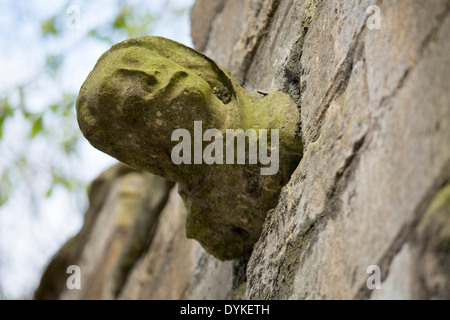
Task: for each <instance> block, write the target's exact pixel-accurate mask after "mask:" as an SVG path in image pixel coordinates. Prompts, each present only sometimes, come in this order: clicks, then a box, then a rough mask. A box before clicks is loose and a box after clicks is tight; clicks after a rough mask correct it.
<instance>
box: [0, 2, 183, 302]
mask: <svg viewBox="0 0 450 320" xmlns="http://www.w3.org/2000/svg"><path fill="white" fill-rule="evenodd" d="M74 2H76V4H77V5H78V6H79V7H80V8H81V25H82V28H80V29H79V30H76V31H74V30H71V29H70V28H68V26H67V18H68V12H67V8H68V7H69V6H71V5H73V4H74ZM36 3H38V4H36ZM99 3H101V5H103V6H104V7H103V9H104V11H105V12H109V14H106V13H104V14H102V15H101V16H102V17H103V18H101V19H100V18H99V19H98V21H97V22H94V23H92V19H91V22H90V23H84V20H83V19H84V18H85V16H89V15H91V16H92V15H94V18H95V14H96V10H97V11H98V10H99ZM183 3H188V5H186V4H182V5H181V6H180V1H175V0H172V1H171V0H161V1H155V0H152V1H148V0H129V1H125V0H108V1H100V2H97V1H95V2H94V1H87V0H78V1H65V2H63V1H60V2H56V1H47V0H40V1H36V2H28V1H26V2H19V1H17V2H16V1H14V0H10V1H8V2H7V3H4V4H2V11H5V12H6V10H7V9H8V10H10V12H8V13H7V14H11V15H14V18H13V19H12V21H13V24H12V25H11V26H10V30H6V32H3V34H2V35H0V37H5V38H6V39H2V41H1V42H3V43H8V41H9V43H12V42H16V41H17V42H19V41H21V44H20V49H21V50H23V51H24V52H25V53H26V51H27V50H30V49H28V42H31V40H34V41H37V42H38V43H39V45H38V46H34V47H33V48H34V49H33V50H36V55H35V57H36V58H35V59H33V60H36V61H32V63H31V62H30V68H29V69H30V71H29V74H28V76H27V77H26V79H25V80H21V81H19V82H14V81H10V82H9V84H10V86H9V87H6V86H3V87H0V208H1V207H2V206H3V207H4V206H6V205H7V204H8V203H9V202H11V201H12V199H14V196H15V195H17V194H18V193H20V199H21V200H20V201H21V202H22V203H21V205H24V206H26V207H27V208H28V211H29V212H34V215H35V216H39V210H40V208H41V202H42V201H44V199H46V198H49V197H52V195H53V194H54V192H55V190H56V188H61V189H62V190H65V191H66V192H69V193H70V194H71V196H72V197H73V199H74V202H75V203H79V202H80V201H79V199H84V203H83V201H81V202H82V205H84V204H85V201H86V190H87V183H88V182H89V181H85V179H84V178H83V176H82V175H81V173H82V170H83V168H82V165H81V164H80V157H81V150H82V149H81V148H82V142H84V141H83V140H84V138H82V135H81V132H80V130H79V128H78V125H77V121H76V115H75V101H76V98H77V94H78V90H79V88H80V86H81V82H80V83H78V84H77V85H76V86H73V85H72V86H71V85H67V82H68V80H70V77H71V74H70V73H69V72H68V70H70V67H71V64H73V55H72V57H71V53H72V52H73V51H74V50H75V49H78V50H79V48H84V47H86V44H92V43H94V44H96V45H97V47H98V46H99V45H103V47H104V48H107V47H109V46H110V45H112V44H114V43H117V42H119V41H122V40H124V39H126V38H130V37H135V36H141V35H151V34H152V32H153V31H154V29H155V27H156V26H158V23H160V21H161V19H162V18H163V16H164V15H167V14H171V15H172V16H173V17H177V16H181V15H183V14H186V11H187V10H189V6H190V5H191V4H192V3H189V1H187V2H186V1H184V2H183ZM39 6H41V7H39ZM42 6H47V7H48V8H49V10H48V11H49V12H51V14H45V13H44V14H42V12H45V10H43V9H42ZM100 8H102V7H100ZM155 8H156V9H155ZM50 9H53V10H50ZM85 14H86V15H85ZM99 16H100V14H99ZM29 17H31V18H33V17H38V18H36V21H35V23H34V27H35V30H38V32H39V35H38V38H39V39H27V38H25V37H21V36H20V35H21V34H27V33H26V30H25V29H26V28H23V27H22V25H21V23H22V22H23V21H24V20H27V19H28V18H29ZM94 21H96V20H95V19H94ZM28 26H30V23H28ZM75 35H76V36H75ZM8 37H9V39H8ZM30 47H31V46H30ZM91 47H92V46H91ZM86 48H88V47H86ZM86 50H89V49H86ZM80 56H82V55H80ZM97 58H98V57H97ZM71 59H72V60H71ZM92 67H93V66H92ZM2 73H3V71H2ZM86 76H87V74H86ZM8 77H10V78H14V75H13V74H9V75H8V74H3V82H4V83H7V84H8V81H9V78H8ZM4 87H5V88H6V89H4ZM16 198H17V197H16ZM68 206H70V205H68ZM81 209H82V208H81V207H80V208H77V210H78V211H80V212H81V211H82V210H81ZM0 227H1V226H0ZM0 240H1V239H0ZM1 250H2V248H1V247H0V251H1ZM1 255H2V254H0V257H1ZM0 266H1V261H0ZM0 271H1V270H0ZM1 277H2V275H1V274H0V280H1ZM1 289H2V288H1V283H0V296H1Z"/></svg>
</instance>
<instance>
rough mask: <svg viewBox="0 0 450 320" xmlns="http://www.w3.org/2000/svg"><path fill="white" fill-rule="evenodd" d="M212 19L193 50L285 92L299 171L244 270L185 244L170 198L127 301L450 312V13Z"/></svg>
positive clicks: (131, 276)
mask: <svg viewBox="0 0 450 320" xmlns="http://www.w3.org/2000/svg"><path fill="white" fill-rule="evenodd" d="M202 3H203V4H204V3H205V0H199V1H198V2H197V5H196V8H195V10H194V11H193V13H192V17H193V21H192V23H193V30H194V32H199V31H198V30H199V28H198V26H199V25H207V26H209V27H208V30H209V31H208V32H203V33H199V34H197V36H198V38H197V40H196V44H199V45H201V47H198V48H199V49H202V50H203V51H205V52H207V54H208V56H210V57H211V58H213V59H215V60H217V61H219V62H220V63H221V64H223V65H224V66H225V67H226V68H228V69H230V71H231V72H232V74H233V75H234V76H237V77H238V79H239V81H240V82H241V83H244V84H245V87H246V88H253V89H258V90H262V91H271V90H273V89H281V90H284V91H285V92H289V94H290V95H291V96H292V98H293V99H294V100H295V102H296V103H297V105H298V106H299V107H301V125H302V131H301V134H302V139H303V141H304V143H305V145H304V156H303V158H302V160H301V162H300V164H299V165H298V167H297V169H296V170H295V172H294V173H293V174H292V177H291V179H290V181H289V183H288V184H287V185H286V186H285V187H284V188H283V190H282V192H281V193H280V197H279V199H278V203H277V204H276V205H275V206H274V208H273V209H272V210H270V211H269V212H268V215H267V217H266V220H265V222H264V227H263V232H262V234H261V236H260V238H259V240H258V242H257V243H256V245H255V246H254V248H253V251H252V253H251V256H250V259H249V261H248V265H246V264H247V260H246V259H241V260H239V261H237V260H235V261H227V262H222V261H219V260H217V259H215V258H213V257H212V256H210V255H208V254H207V253H206V252H205V251H203V249H202V248H201V247H200V246H199V245H198V244H197V243H196V242H195V241H192V240H186V239H185V234H184V232H183V230H184V227H183V221H184V218H185V216H186V211H185V208H184V207H183V205H182V203H181V202H180V198H179V197H178V195H177V194H176V192H175V191H174V190H172V192H171V195H170V198H171V199H170V200H169V201H168V204H167V208H165V209H164V210H163V212H162V213H161V216H160V217H161V219H160V222H159V223H158V226H157V227H156V228H157V230H156V231H155V234H154V236H153V241H152V242H151V244H150V245H149V246H148V251H147V252H145V253H143V254H142V255H141V256H140V258H139V259H137V260H135V264H134V265H133V267H132V269H131V270H130V271H129V272H128V276H127V279H126V282H125V284H124V286H123V287H122V288H121V291H120V293H119V295H118V297H119V298H122V299H132V298H133V299H141V298H146V299H164V298H169V299H179V298H187V299H191V298H200V299H203V298H216V299H229V298H243V297H244V298H247V299H324V298H327V299H450V288H449V285H450V279H449V274H448V270H449V268H450V262H449V258H450V250H449V243H450V241H449V237H450V236H449V234H450V233H449V232H450V231H449V230H450V229H449V226H450V218H449V214H450V206H449V201H448V200H449V199H450V196H449V190H450V189H449V188H450V187H449V181H450V108H449V106H450V92H449V90H448V89H447V84H448V83H450V56H449V55H448V52H450V16H449V12H450V4H449V2H448V1H445V0H432V1H430V0H427V1H395V2H393V1H389V2H386V1H378V2H376V1H370V0H354V1H338V0H330V1H313V0H293V1H283V0H281V1H263V0H245V1H242V2H241V1H234V0H229V1H226V2H225V5H224V6H223V8H222V7H220V9H217V8H219V7H216V9H217V10H216V9H214V10H212V11H211V12H214V18H212V17H210V16H209V17H208V16H205V17H203V16H202V15H201V9H199V8H201V5H202ZM240 4H241V6H239V5H240ZM373 4H377V5H378V6H379V7H380V12H381V29H380V30H370V29H368V28H367V26H366V21H367V18H368V17H369V15H370V14H368V13H367V12H366V9H367V8H368V7H369V6H370V5H373ZM237 11H238V12H237ZM233 12H234V13H235V14H234V15H233ZM202 19H204V20H203V21H202ZM196 25H197V28H196ZM195 30H197V31H195ZM205 37H206V38H205ZM194 38H195V37H194ZM231 43H232V44H233V45H232V46H231V45H230V44H231ZM203 48H204V49H203ZM100 194H101V192H100ZM103 197H104V196H103ZM199 199H200V198H199ZM235 212H240V210H239V209H238V208H236V209H235ZM97 219H98V218H97ZM174 230H176V231H174ZM82 243H83V242H82ZM371 265H377V266H379V267H380V270H381V289H379V290H370V289H369V288H368V287H367V279H368V278H369V276H370V274H368V273H367V268H368V267H369V266H371ZM244 269H246V271H247V272H246V277H245V276H243V275H242V271H243V270H244ZM64 271H65V270H63V272H64ZM50 278H51V277H49V276H48V273H47V276H44V278H43V282H44V283H47V284H48V283H49V282H48V280H49V279H50Z"/></svg>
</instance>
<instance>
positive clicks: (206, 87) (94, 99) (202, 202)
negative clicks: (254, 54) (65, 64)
mask: <svg viewBox="0 0 450 320" xmlns="http://www.w3.org/2000/svg"><path fill="white" fill-rule="evenodd" d="M77 116H78V122H79V126H80V129H81V131H82V132H83V134H84V136H85V137H86V138H87V139H88V140H89V141H90V143H91V144H92V145H93V146H94V147H96V148H98V149H99V150H101V151H103V152H105V153H108V154H110V155H111V156H113V157H115V158H117V159H118V160H120V161H122V162H124V163H127V164H129V165H131V166H133V167H136V168H139V169H143V170H147V171H149V172H151V173H154V174H157V175H160V176H163V177H165V178H167V179H168V180H170V181H177V182H179V186H180V188H179V189H180V194H181V196H182V197H183V199H184V201H185V203H186V206H187V208H188V211H189V215H188V218H187V224H186V225H187V235H188V236H189V237H191V238H195V239H197V240H198V241H199V242H200V243H201V244H202V245H203V246H204V248H205V249H206V250H207V251H208V252H210V253H211V254H213V255H215V256H216V257H218V258H220V259H223V260H225V259H234V258H237V257H240V256H242V255H243V254H245V253H248V252H249V251H250V250H251V249H252V247H253V244H254V243H255V242H256V240H257V239H258V237H259V235H260V233H261V227H262V224H263V222H264V218H265V215H266V212H267V211H268V210H269V209H271V208H272V207H273V206H275V204H276V202H277V198H278V195H279V192H280V190H281V187H282V186H283V185H284V184H285V183H286V182H287V181H288V179H289V177H290V175H291V173H292V172H293V170H294V169H295V167H296V166H297V164H298V162H299V160H300V158H301V155H302V144H301V141H300V140H299V139H296V138H295V137H294V132H295V131H296V128H297V125H296V123H297V119H298V111H297V108H296V106H295V104H294V103H293V102H292V100H291V99H290V98H289V96H287V95H286V94H283V93H281V92H278V91H274V92H270V93H268V94H267V95H261V94H258V93H254V94H250V93H248V92H247V91H246V90H245V89H244V88H242V87H241V86H240V85H239V84H238V83H237V81H236V80H235V79H234V78H233V77H232V76H231V75H230V74H229V72H228V71H226V70H225V69H223V68H222V67H220V66H219V65H218V64H217V63H216V62H215V61H213V60H211V59H210V58H208V57H206V56H205V55H203V54H201V53H199V52H197V51H195V50H193V49H191V48H188V47H186V46H184V45H182V44H179V43H177V42H174V41H171V40H168V39H165V38H161V37H141V38H135V39H130V40H127V41H124V42H121V43H119V44H117V45H115V46H113V47H112V48H111V49H110V50H108V51H107V52H106V53H105V54H103V55H102V57H101V58H100V59H99V61H98V62H97V64H96V66H95V68H94V70H93V71H92V72H91V73H90V74H89V76H88V78H87V80H86V81H85V83H84V84H83V86H82V88H81V90H80V94H79V97H78V100H77ZM195 121H202V123H203V128H202V130H203V132H204V131H206V130H207V129H211V128H214V129H218V130H220V132H222V133H223V135H224V136H225V133H226V130H227V129H243V130H244V131H246V130H248V129H255V130H257V131H258V130H259V129H268V130H270V129H278V130H279V141H280V150H279V152H280V159H279V161H280V167H279V171H278V173H277V174H275V175H272V176H261V174H260V168H261V165H260V164H257V165H249V164H246V165H219V164H213V165H206V164H181V165H176V164H174V163H173V161H172V158H171V151H172V149H173V148H174V147H175V145H177V144H178V142H174V141H172V140H171V136H172V133H173V131H174V130H175V129H181V128H183V129H187V130H188V131H189V132H190V133H191V136H192V137H193V136H194V134H193V131H194V129H193V128H194V122H195ZM203 132H202V133H203ZM205 145H206V143H204V145H203V147H205ZM267 147H268V148H270V144H269V145H268V146H267ZM247 163H248V162H247Z"/></svg>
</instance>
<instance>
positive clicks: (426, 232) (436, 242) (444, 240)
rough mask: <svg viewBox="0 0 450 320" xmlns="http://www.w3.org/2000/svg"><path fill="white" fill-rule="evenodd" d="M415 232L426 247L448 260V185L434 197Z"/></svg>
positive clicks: (449, 214)
mask: <svg viewBox="0 0 450 320" xmlns="http://www.w3.org/2000/svg"><path fill="white" fill-rule="evenodd" d="M417 231H418V234H419V235H420V236H421V238H422V239H423V241H424V243H425V244H426V245H427V246H429V247H430V248H432V250H434V251H435V252H436V253H438V255H441V254H443V255H444V257H445V258H447V259H448V257H449V256H450V184H447V185H446V186H445V187H443V188H442V189H441V190H440V191H439V192H438V193H437V194H436V195H435V196H434V198H433V200H432V201H431V204H430V206H429V208H428V210H427V211H426V213H425V214H424V216H423V218H422V220H421V221H420V223H419V225H418V227H417Z"/></svg>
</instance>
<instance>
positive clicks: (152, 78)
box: [116, 68, 158, 86]
mask: <svg viewBox="0 0 450 320" xmlns="http://www.w3.org/2000/svg"><path fill="white" fill-rule="evenodd" d="M116 72H117V73H119V74H121V75H124V76H126V77H135V78H141V79H143V80H144V81H145V83H146V84H147V85H148V86H154V85H155V84H157V83H158V79H157V78H156V75H153V74H151V73H148V72H145V71H142V70H136V69H127V68H121V69H119V70H117V71H116Z"/></svg>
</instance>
